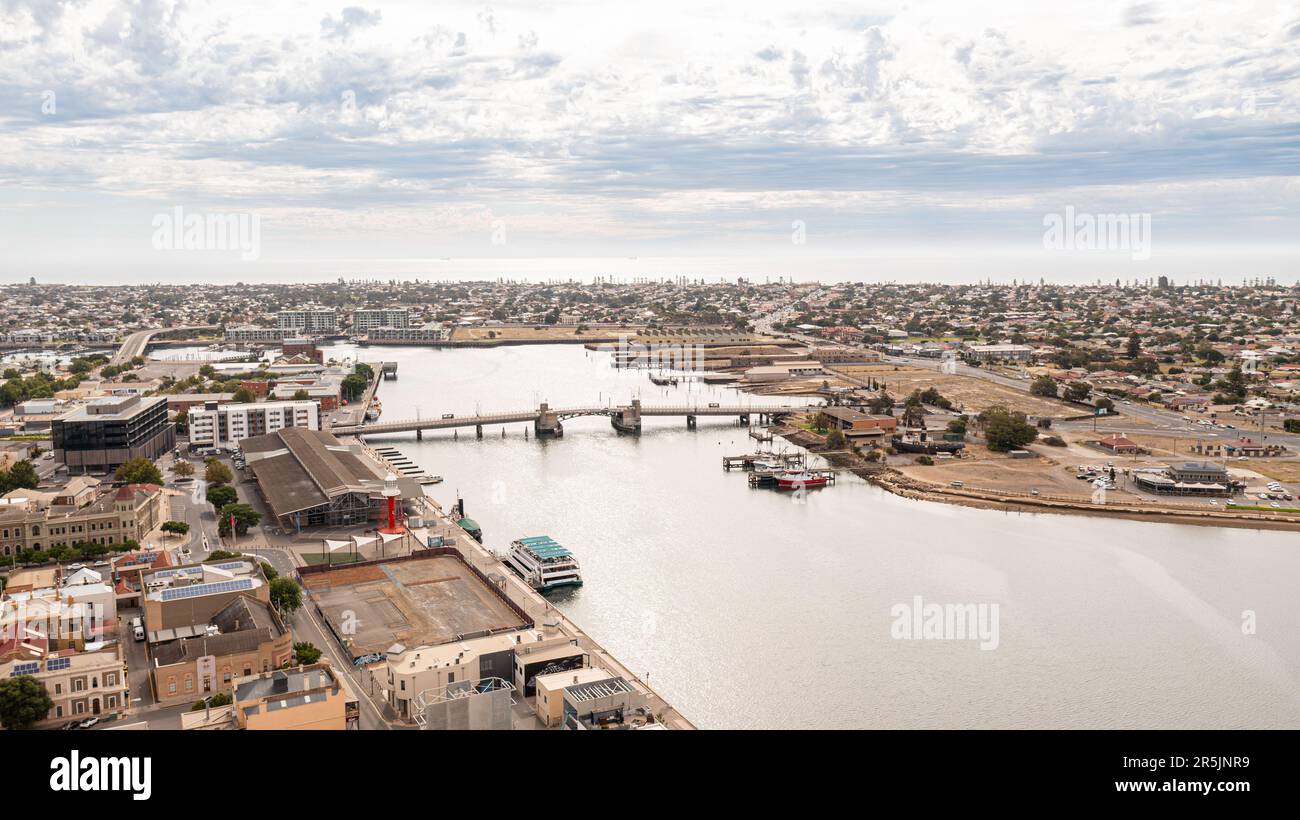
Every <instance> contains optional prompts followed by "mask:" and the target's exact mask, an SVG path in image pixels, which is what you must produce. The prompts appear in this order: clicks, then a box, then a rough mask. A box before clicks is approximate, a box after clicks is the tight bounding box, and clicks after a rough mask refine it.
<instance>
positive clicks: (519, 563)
mask: <svg viewBox="0 0 1300 820" xmlns="http://www.w3.org/2000/svg"><path fill="white" fill-rule="evenodd" d="M505 563H506V566H508V567H510V568H511V569H512V570H514V571H515V573H516V574H518V575H519V577H520V578H523V579H524V581H525V582H526V583H527V584H528V585H529V586H531V587H532V588H533V589H536V590H539V591H541V592H548V591H550V590H555V589H562V588H564V587H580V586H582V575H581V573H580V572H579V570H578V561H577V559H576V558H574V557H573V554H572V553H570V552H569V551H568V550H567V549H565V548H564V547H562V546H560V545H559V544H558V543H556V542H555V540H554V539H553V538H551V537H550V536H549V535H535V536H531V537H529V538H520V539H519V540H518V541H512V542H511V543H510V554H509V555H508V556H506V560H505Z"/></svg>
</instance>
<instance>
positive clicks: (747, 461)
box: [722, 453, 804, 472]
mask: <svg viewBox="0 0 1300 820" xmlns="http://www.w3.org/2000/svg"><path fill="white" fill-rule="evenodd" d="M764 463H766V464H780V465H781V466H782V467H788V468H794V467H802V466H803V465H804V456H803V453H748V454H746V455H742V456H723V457H722V469H723V470H725V471H727V472H731V471H732V470H745V471H750V470H753V469H754V465H755V464H764Z"/></svg>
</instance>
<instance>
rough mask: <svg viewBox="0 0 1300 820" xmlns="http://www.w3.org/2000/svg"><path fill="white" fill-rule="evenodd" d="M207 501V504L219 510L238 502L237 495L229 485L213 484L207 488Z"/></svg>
mask: <svg viewBox="0 0 1300 820" xmlns="http://www.w3.org/2000/svg"><path fill="white" fill-rule="evenodd" d="M207 499H208V503H209V504H211V505H212V506H214V507H216V508H217V509H221V508H222V507H225V506H228V505H230V504H234V503H235V502H237V501H239V493H237V492H235V488H234V487H232V486H230V485H229V484H214V485H213V486H211V487H209V488H208V492H207Z"/></svg>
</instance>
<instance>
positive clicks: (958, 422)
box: [945, 416, 966, 438]
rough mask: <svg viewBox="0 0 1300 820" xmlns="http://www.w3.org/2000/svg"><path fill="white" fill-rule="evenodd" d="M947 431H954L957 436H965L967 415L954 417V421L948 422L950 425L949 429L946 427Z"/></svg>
mask: <svg viewBox="0 0 1300 820" xmlns="http://www.w3.org/2000/svg"><path fill="white" fill-rule="evenodd" d="M945 432H948V433H952V434H953V435H955V436H961V437H963V438H965V436H966V417H965V416H958V417H957V418H955V419H953V420H952V421H950V422H948V427H947V429H946V431H945Z"/></svg>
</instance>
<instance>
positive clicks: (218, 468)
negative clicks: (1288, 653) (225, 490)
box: [203, 459, 235, 484]
mask: <svg viewBox="0 0 1300 820" xmlns="http://www.w3.org/2000/svg"><path fill="white" fill-rule="evenodd" d="M234 478H235V476H234V474H232V473H231V472H230V468H229V467H227V466H226V465H225V464H223V463H221V462H220V461H217V460H216V459H213V460H212V461H209V462H208V467H207V469H206V470H204V471H203V480H204V481H206V482H208V483H209V484H229V483H230V482H231V481H233V480H234Z"/></svg>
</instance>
